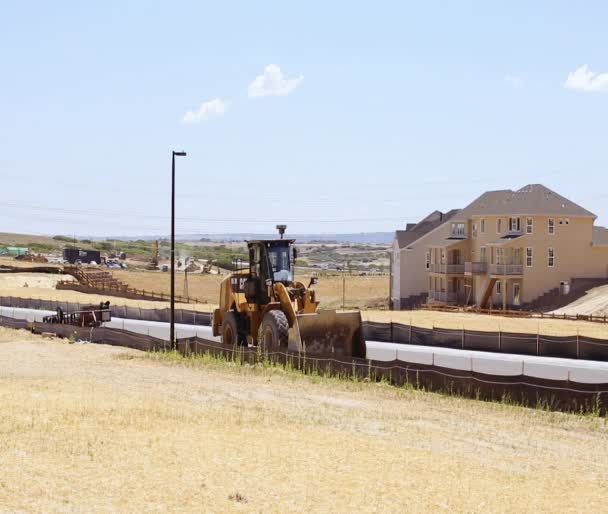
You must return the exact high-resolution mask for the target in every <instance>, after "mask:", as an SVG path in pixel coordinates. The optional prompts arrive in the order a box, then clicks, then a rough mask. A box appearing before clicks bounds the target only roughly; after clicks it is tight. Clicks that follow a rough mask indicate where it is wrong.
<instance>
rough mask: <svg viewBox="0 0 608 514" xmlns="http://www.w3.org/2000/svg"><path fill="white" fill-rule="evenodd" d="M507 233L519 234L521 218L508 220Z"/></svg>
mask: <svg viewBox="0 0 608 514" xmlns="http://www.w3.org/2000/svg"><path fill="white" fill-rule="evenodd" d="M509 231H510V232H520V231H521V218H509Z"/></svg>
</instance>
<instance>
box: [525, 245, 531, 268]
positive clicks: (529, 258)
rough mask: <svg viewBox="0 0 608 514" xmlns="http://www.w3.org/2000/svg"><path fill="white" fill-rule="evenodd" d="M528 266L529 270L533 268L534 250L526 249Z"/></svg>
mask: <svg viewBox="0 0 608 514" xmlns="http://www.w3.org/2000/svg"><path fill="white" fill-rule="evenodd" d="M526 266H527V267H528V268H531V267H532V248H530V247H528V248H526Z"/></svg>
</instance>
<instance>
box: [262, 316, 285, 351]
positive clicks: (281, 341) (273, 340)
mask: <svg viewBox="0 0 608 514" xmlns="http://www.w3.org/2000/svg"><path fill="white" fill-rule="evenodd" d="M260 332H261V334H260V338H259V339H260V341H259V342H260V344H262V345H263V348H264V349H265V350H273V349H277V348H281V347H284V348H286V347H287V339H288V335H289V322H288V321H287V316H285V313H284V312H283V311H278V310H274V311H269V312H267V313H266V314H264V319H262V325H261V327H260Z"/></svg>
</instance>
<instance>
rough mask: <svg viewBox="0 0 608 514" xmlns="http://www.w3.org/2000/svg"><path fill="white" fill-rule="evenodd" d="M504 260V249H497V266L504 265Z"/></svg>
mask: <svg viewBox="0 0 608 514" xmlns="http://www.w3.org/2000/svg"><path fill="white" fill-rule="evenodd" d="M502 258H503V249H502V248H496V264H503V262H502V260H503V259H502Z"/></svg>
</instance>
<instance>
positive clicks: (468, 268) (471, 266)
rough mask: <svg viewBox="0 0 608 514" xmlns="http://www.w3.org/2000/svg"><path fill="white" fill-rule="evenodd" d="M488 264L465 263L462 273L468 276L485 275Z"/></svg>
mask: <svg viewBox="0 0 608 514" xmlns="http://www.w3.org/2000/svg"><path fill="white" fill-rule="evenodd" d="M487 271H488V263H487V262H465V263H464V272H465V273H467V274H470V275H476V274H478V273H487Z"/></svg>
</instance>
